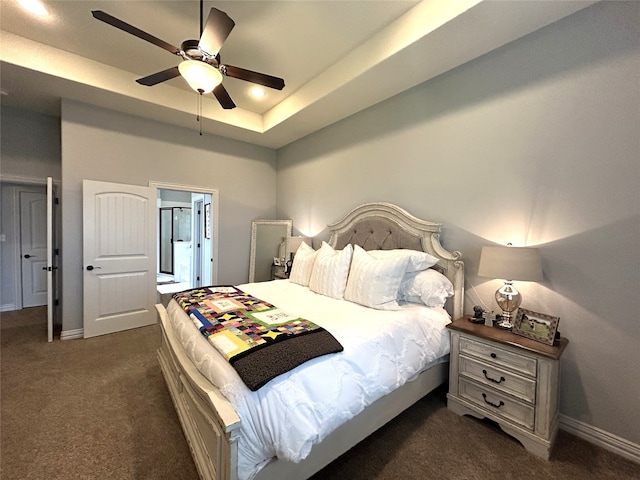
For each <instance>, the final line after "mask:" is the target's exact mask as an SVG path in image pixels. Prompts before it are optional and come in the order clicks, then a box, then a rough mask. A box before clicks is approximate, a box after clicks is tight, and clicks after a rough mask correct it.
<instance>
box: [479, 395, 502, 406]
mask: <svg viewBox="0 0 640 480" xmlns="http://www.w3.org/2000/svg"><path fill="white" fill-rule="evenodd" d="M482 398H484V402H485V403H486V404H488V405H491V406H492V407H495V408H500V407H502V406H503V405H504V402H503V401H502V400H500V403H499V404H497V405H496V404H495V403H492V402H490V401H489V400H487V394H486V393H483V394H482Z"/></svg>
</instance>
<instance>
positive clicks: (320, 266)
mask: <svg viewBox="0 0 640 480" xmlns="http://www.w3.org/2000/svg"><path fill="white" fill-rule="evenodd" d="M352 255H353V246H352V245H347V246H346V247H344V248H343V249H342V250H334V249H333V247H332V246H331V245H329V244H328V243H327V242H324V241H323V242H322V246H321V247H320V249H319V250H318V253H317V256H316V261H315V264H314V265H313V271H312V272H311V278H310V279H309V288H310V289H311V290H313V291H314V292H316V293H319V294H321V295H326V296H327V297H332V298H337V299H339V300H342V299H343V298H344V289H345V287H346V286H347V277H348V276H349V265H350V264H351V256H352Z"/></svg>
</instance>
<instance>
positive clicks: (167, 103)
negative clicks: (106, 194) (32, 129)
mask: <svg viewBox="0 0 640 480" xmlns="http://www.w3.org/2000/svg"><path fill="white" fill-rule="evenodd" d="M42 1H43V3H44V4H45V6H46V7H47V9H48V10H49V11H50V13H51V15H50V16H49V17H48V18H46V19H44V20H41V19H38V18H36V17H34V16H32V15H29V14H28V13H26V12H24V11H23V10H22V9H21V8H20V6H19V5H18V3H17V0H1V1H0V33H1V37H0V46H1V47H2V48H0V62H1V63H0V87H1V89H2V93H3V94H2V96H1V102H2V104H3V105H13V106H19V107H21V108H27V109H31V110H36V111H41V112H44V113H49V114H53V115H59V112H60V99H61V98H68V99H72V100H77V101H82V102H86V103H91V104H94V105H98V106H102V107H106V108H111V109H115V110H119V111H122V112H126V113H130V114H134V115H139V116H142V117H146V118H151V119H155V120H160V121H163V122H166V123H170V124H174V125H178V126H183V127H187V128H191V129H194V130H197V129H198V128H199V124H198V123H197V122H196V120H195V111H196V94H195V93H194V92H193V91H191V90H190V89H189V87H188V86H187V85H186V83H185V82H184V80H183V79H182V78H176V79H174V80H171V81H168V82H164V83H163V84H160V85H156V86H154V87H144V86H141V85H138V84H137V83H136V82H135V79H136V78H140V77H143V76H146V75H149V74H151V73H155V72H157V71H160V70H164V69H167V68H169V67H172V66H174V65H177V63H178V60H179V59H178V57H176V56H173V55H171V54H170V53H169V52H167V51H165V50H163V49H161V48H159V47H157V46H155V45H152V44H150V43H147V42H145V41H143V40H140V39H139V38H137V37H134V36H132V35H129V34H127V33H125V32H123V31H121V30H118V29H116V28H114V27H112V26H110V25H107V24H105V23H103V22H100V21H98V20H96V19H94V18H93V17H92V16H91V10H96V9H99V10H104V11H105V12H107V13H109V14H111V15H113V16H115V17H117V18H119V19H121V20H123V21H125V22H127V23H130V24H132V25H134V26H136V27H138V28H140V29H142V30H144V31H146V32H148V33H150V34H152V35H154V36H156V37H159V38H161V39H162V40H165V41H166V42H168V43H170V44H173V45H176V46H178V47H179V46H180V44H181V43H182V41H184V40H186V39H197V38H198V37H199V32H200V26H199V23H200V12H199V8H200V6H199V1H198V0H173V1H168V0H162V1H158V0H156V1H147V0H135V1H128V0H118V1H115V0H110V1H105V0H102V1H100V0H87V1H70V0H42ZM593 3H595V2H594V1H536V0H534V1H525V0H520V1H496V0H488V1H482V0H455V1H454V0H423V1H419V0H287V1H272V0H256V1H239V0H235V1H215V2H214V1H210V0H207V1H205V2H204V9H205V19H206V16H207V14H208V11H209V9H210V8H211V7H213V6H215V7H216V8H218V9H220V10H223V11H225V12H226V13H227V14H228V15H229V16H230V17H231V18H232V19H233V20H234V21H235V23H236V26H235V28H234V29H233V31H232V32H231V34H230V35H229V37H228V38H227V40H226V42H225V43H224V45H223V47H222V49H221V51H220V55H221V57H222V61H223V63H228V64H231V65H235V66H238V67H243V68H247V69H249V70H255V71H258V72H262V73H267V74H270V75H275V76H278V77H282V78H284V80H285V84H286V86H285V88H284V89H283V90H282V91H277V90H272V89H265V90H266V96H265V97H263V98H262V99H255V98H252V97H251V96H250V95H249V89H250V87H251V86H253V85H252V84H250V83H248V82H243V81H241V80H237V79H234V78H230V77H225V78H224V86H225V88H226V89H227V90H228V92H229V94H230V95H231V97H232V98H233V100H234V102H235V103H236V105H237V106H238V107H237V108H235V109H233V110H223V109H222V108H221V107H220V106H219V104H218V102H217V101H216V100H215V98H214V97H213V96H208V97H207V98H206V99H205V100H204V102H203V117H204V122H203V123H202V127H203V130H204V131H206V132H209V133H215V134H219V135H225V136H228V137H231V138H236V139H239V140H243V141H247V142H251V143H255V144H258V145H264V146H268V147H272V148H279V147H281V146H283V145H286V144H287V143H290V142H292V141H294V140H296V139H298V138H301V137H303V136H305V135H307V134H309V133H312V132H314V131H316V130H318V129H320V128H323V127H324V126H327V125H329V124H331V123H333V122H336V121H338V120H340V119H342V118H345V117H347V116H349V115H352V114H353V113H356V112H357V111H360V110H362V109H364V108H367V107H369V106H371V105H373V104H375V103H377V102H380V101H382V100H384V99H386V98H389V97H391V96H393V95H395V94H397V93H400V92H402V91H404V90H406V89H408V88H411V87H412V86H415V85H417V84H419V83H422V82H424V81H426V80H428V79H429V78H432V77H434V76H436V75H439V74H441V73H443V72H445V71H447V70H450V69H451V68H455V67H456V66H458V65H461V64H462V63H465V62H467V61H469V60H472V59H474V58H476V57H478V56H480V55H483V54H485V53H487V52H489V51H491V50H493V49H495V48H498V47H500V46H502V45H504V44H506V43H508V42H510V41H513V40H515V39H517V38H519V37H521V36H523V35H526V34H528V33H530V32H533V31H535V30H537V29H539V28H541V27H543V26H545V25H548V24H549V23H552V22H554V21H556V20H558V19H560V18H562V17H564V16H566V15H569V14H571V13H573V12H575V11H577V10H580V9H581V8H584V7H586V6H588V5H590V4H593Z"/></svg>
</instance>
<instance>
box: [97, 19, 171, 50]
mask: <svg viewBox="0 0 640 480" xmlns="http://www.w3.org/2000/svg"><path fill="white" fill-rule="evenodd" d="M91 14H92V15H93V17H94V18H96V19H98V20H100V21H103V22H104V23H107V24H109V25H111V26H113V27H116V28H119V29H120V30H124V31H125V32H127V33H130V34H131V35H135V36H136V37H138V38H141V39H142V40H146V41H147V42H149V43H153V44H154V45H157V46H158V47H160V48H164V49H165V50H167V51H169V52H171V53H173V54H175V55H179V54H180V49H179V48H177V47H174V46H173V45H171V44H170V43H167V42H165V41H164V40H160V39H159V38H158V37H154V36H153V35H151V34H149V33H147V32H144V31H142V30H140V29H139V28H137V27H134V26H133V25H129V24H128V23H126V22H123V21H122V20H120V19H118V18H116V17H114V16H111V15H109V14H108V13H105V12H103V11H102V10H91Z"/></svg>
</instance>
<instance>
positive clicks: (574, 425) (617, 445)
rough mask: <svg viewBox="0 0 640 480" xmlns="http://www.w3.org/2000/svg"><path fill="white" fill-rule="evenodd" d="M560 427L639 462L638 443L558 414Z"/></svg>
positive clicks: (639, 451) (639, 449)
mask: <svg viewBox="0 0 640 480" xmlns="http://www.w3.org/2000/svg"><path fill="white" fill-rule="evenodd" d="M560 428H561V429H562V430H565V431H567V432H569V433H572V434H573V435H575V436H576V437H579V438H582V439H583V440H586V441H587V442H589V443H593V444H595V445H598V446H599V447H602V448H604V449H605V450H609V451H610V452H613V453H616V454H618V455H620V456H621V457H624V458H626V459H628V460H631V461H632V462H636V463H640V445H638V444H635V443H633V442H630V441H628V440H625V439H624V438H620V437H618V436H616V435H613V434H611V433H608V432H605V431H604V430H601V429H599V428H596V427H593V426H591V425H588V424H586V423H583V422H580V421H578V420H575V419H573V418H569V417H567V416H565V415H560Z"/></svg>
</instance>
